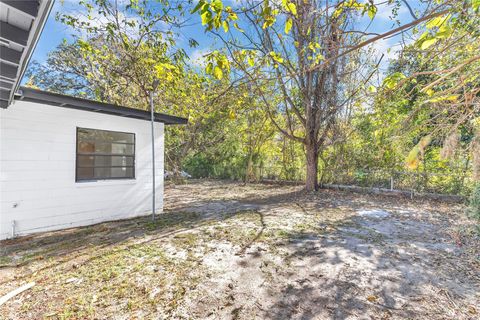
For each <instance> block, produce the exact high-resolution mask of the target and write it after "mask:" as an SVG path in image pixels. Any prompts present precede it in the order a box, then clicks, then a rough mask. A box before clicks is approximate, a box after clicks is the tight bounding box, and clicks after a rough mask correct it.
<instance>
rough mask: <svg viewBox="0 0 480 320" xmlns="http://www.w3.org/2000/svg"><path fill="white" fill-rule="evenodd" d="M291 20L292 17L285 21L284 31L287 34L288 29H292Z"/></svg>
mask: <svg viewBox="0 0 480 320" xmlns="http://www.w3.org/2000/svg"><path fill="white" fill-rule="evenodd" d="M292 26H293V20H292V18H288V19H287V21H286V22H285V33H286V34H288V33H289V32H290V30H292Z"/></svg>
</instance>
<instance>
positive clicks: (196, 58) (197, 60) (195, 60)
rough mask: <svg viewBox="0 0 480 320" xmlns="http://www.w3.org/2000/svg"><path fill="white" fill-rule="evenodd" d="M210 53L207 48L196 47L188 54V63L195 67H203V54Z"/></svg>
mask: <svg viewBox="0 0 480 320" xmlns="http://www.w3.org/2000/svg"><path fill="white" fill-rule="evenodd" d="M208 53H210V50H208V49H197V50H194V51H193V52H192V53H191V54H190V63H191V64H192V65H193V66H196V67H205V65H206V58H205V55H207V54H208Z"/></svg>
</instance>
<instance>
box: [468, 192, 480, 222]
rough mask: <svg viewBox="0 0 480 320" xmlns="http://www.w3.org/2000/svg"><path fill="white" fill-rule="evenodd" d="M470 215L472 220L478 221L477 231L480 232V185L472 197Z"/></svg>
mask: <svg viewBox="0 0 480 320" xmlns="http://www.w3.org/2000/svg"><path fill="white" fill-rule="evenodd" d="M468 213H469V215H470V216H471V217H472V218H474V219H476V220H478V222H479V225H478V226H477V229H478V230H479V231H480V183H477V185H476V186H475V187H474V188H473V191H472V194H471V195H470V201H469V208H468Z"/></svg>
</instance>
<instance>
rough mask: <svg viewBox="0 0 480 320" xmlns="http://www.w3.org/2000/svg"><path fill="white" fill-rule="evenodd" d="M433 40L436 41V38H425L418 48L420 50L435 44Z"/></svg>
mask: <svg viewBox="0 0 480 320" xmlns="http://www.w3.org/2000/svg"><path fill="white" fill-rule="evenodd" d="M435 42H437V39H435V38H432V39H428V40H425V41H423V42H422V45H421V46H420V48H421V49H422V50H425V49H428V48H430V47H431V46H433V45H434V44H435Z"/></svg>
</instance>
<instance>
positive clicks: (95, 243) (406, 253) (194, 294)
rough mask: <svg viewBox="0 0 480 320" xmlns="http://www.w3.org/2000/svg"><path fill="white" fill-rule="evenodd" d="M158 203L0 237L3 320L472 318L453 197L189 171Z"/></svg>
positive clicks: (467, 239) (477, 302) (467, 245)
mask: <svg viewBox="0 0 480 320" xmlns="http://www.w3.org/2000/svg"><path fill="white" fill-rule="evenodd" d="M165 192H166V199H165V213H164V214H162V215H161V216H160V217H159V218H158V219H157V221H156V223H151V222H150V221H149V219H148V218H139V219H132V220H125V221H118V222H111V223H104V224H99V225H95V226H91V227H86V228H75V229H70V230H65V231H60V232H50V233H44V234H39V235H35V236H31V237H25V238H19V239H16V240H14V241H4V242H1V243H0V245H1V250H2V251H1V253H2V254H1V258H0V259H1V260H0V265H1V267H0V296H2V295H4V294H6V293H7V292H9V291H11V290H13V289H15V288H17V287H19V286H21V285H22V284H25V283H28V282H32V281H34V282H35V283H36V285H35V286H34V287H33V288H32V289H30V290H28V291H25V292H24V293H22V294H20V295H18V296H16V297H15V298H13V299H11V300H9V301H8V302H7V303H6V304H5V305H3V306H1V307H0V318H2V319H3V318H5V319H39V318H40V319H41V318H48V319H66V318H67V319H86V318H92V319H132V318H138V319H142V318H147V319H164V318H175V319H255V318H259V319H413V318H415V319H417V318H421V319H479V318H480V239H479V237H478V235H476V234H475V233H474V231H473V222H472V221H468V220H467V219H466V218H465V217H464V214H463V208H462V207H461V206H460V205H454V204H447V203H442V202H432V201H425V200H421V199H415V200H409V199H405V198H400V197H392V196H379V195H364V194H356V193H349V192H339V191H326V190H323V191H319V192H316V193H305V192H303V191H302V190H301V187H295V186H283V187H281V186H276V185H261V184H256V185H247V186H245V185H242V184H238V183H229V182H218V181H203V182H198V181H197V182H192V183H190V184H187V185H177V186H173V185H170V186H168V187H167V188H166V191H165Z"/></svg>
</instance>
